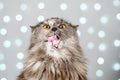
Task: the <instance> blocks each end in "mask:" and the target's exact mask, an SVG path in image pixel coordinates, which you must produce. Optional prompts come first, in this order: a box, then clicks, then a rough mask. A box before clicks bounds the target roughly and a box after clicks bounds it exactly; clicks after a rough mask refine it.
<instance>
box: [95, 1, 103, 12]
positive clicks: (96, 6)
mask: <svg viewBox="0 0 120 80" xmlns="http://www.w3.org/2000/svg"><path fill="white" fill-rule="evenodd" d="M101 7H102V6H101V4H100V3H95V4H94V9H95V10H96V11H99V10H101Z"/></svg>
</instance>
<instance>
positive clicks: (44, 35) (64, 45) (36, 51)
mask: <svg viewBox="0 0 120 80" xmlns="http://www.w3.org/2000/svg"><path fill="white" fill-rule="evenodd" d="M31 28H32V34H31V41H30V46H29V49H28V57H27V59H26V61H25V66H24V68H23V71H22V72H21V74H20V75H19V76H18V77H17V80H87V77H86V75H87V66H86V58H85V57H84V54H83V52H82V49H81V47H80V45H79V39H78V36H77V34H76V30H77V26H76V25H72V24H71V23H68V22H67V21H65V20H63V19H60V18H56V17H55V18H50V19H47V20H45V21H43V22H40V23H39V24H37V25H36V26H32V27H31Z"/></svg>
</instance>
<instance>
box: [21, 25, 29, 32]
mask: <svg viewBox="0 0 120 80" xmlns="http://www.w3.org/2000/svg"><path fill="white" fill-rule="evenodd" d="M20 31H21V32H22V33H26V32H27V31H28V28H27V26H21V27H20Z"/></svg>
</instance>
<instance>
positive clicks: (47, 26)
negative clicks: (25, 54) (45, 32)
mask: <svg viewBox="0 0 120 80" xmlns="http://www.w3.org/2000/svg"><path fill="white" fill-rule="evenodd" d="M43 28H44V29H50V28H51V27H50V26H49V25H46V24H45V25H43Z"/></svg>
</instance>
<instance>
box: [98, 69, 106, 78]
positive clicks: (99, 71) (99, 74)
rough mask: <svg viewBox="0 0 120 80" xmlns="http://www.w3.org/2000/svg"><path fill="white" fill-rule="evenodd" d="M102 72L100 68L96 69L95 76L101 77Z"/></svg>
mask: <svg viewBox="0 0 120 80" xmlns="http://www.w3.org/2000/svg"><path fill="white" fill-rule="evenodd" d="M103 74H104V73H103V71H102V70H100V69H99V70H97V71H96V76H97V77H102V76H103Z"/></svg>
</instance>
